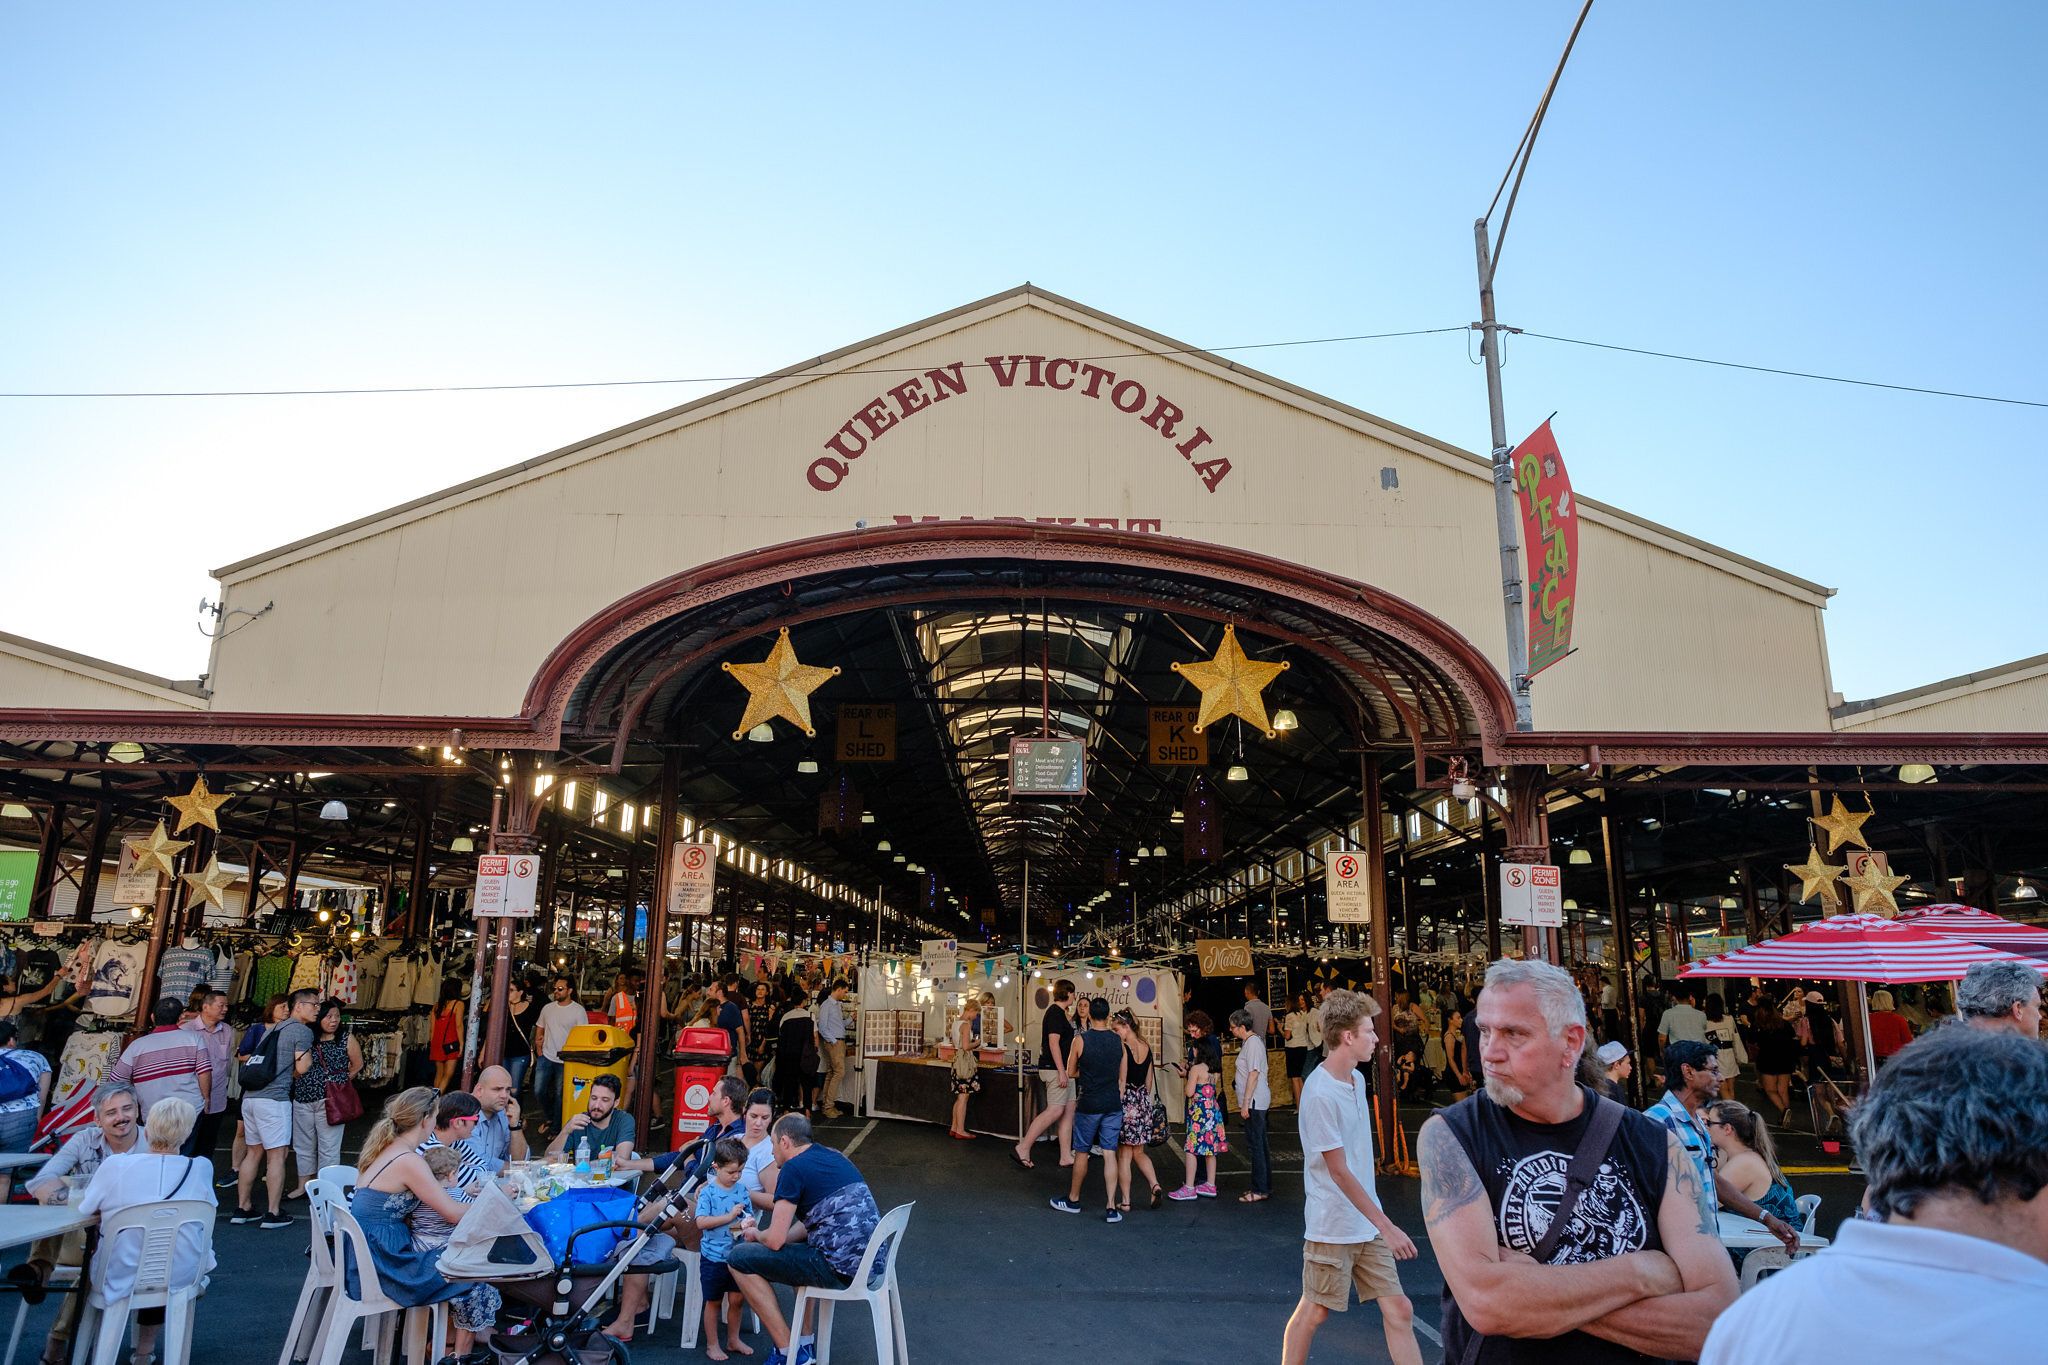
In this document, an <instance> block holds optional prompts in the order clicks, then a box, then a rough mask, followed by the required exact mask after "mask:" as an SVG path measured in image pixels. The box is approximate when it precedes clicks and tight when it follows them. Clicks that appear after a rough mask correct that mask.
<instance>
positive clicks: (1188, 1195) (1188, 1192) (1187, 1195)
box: [1166, 1185, 1201, 1203]
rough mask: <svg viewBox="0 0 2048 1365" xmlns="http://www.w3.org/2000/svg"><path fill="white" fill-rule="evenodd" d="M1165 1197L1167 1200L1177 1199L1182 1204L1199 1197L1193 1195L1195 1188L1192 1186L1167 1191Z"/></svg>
mask: <svg viewBox="0 0 2048 1365" xmlns="http://www.w3.org/2000/svg"><path fill="white" fill-rule="evenodd" d="M1166 1197H1167V1198H1168V1199H1178V1200H1180V1201H1181V1202H1182V1203H1186V1202H1187V1201H1188V1200H1190V1199H1198V1198H1200V1197H1201V1196H1199V1195H1198V1194H1196V1193H1195V1187H1194V1186H1193V1185H1183V1186H1181V1187H1180V1188H1179V1189H1177V1190H1171V1191H1169V1192H1168V1193H1167V1196H1166Z"/></svg>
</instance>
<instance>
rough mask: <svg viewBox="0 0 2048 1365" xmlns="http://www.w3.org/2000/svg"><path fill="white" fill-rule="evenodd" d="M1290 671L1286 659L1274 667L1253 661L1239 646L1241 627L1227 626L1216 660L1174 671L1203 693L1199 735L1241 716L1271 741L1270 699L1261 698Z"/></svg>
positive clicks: (1196, 727)
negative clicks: (1268, 709) (1226, 719)
mask: <svg viewBox="0 0 2048 1365" xmlns="http://www.w3.org/2000/svg"><path fill="white" fill-rule="evenodd" d="M1287 667H1288V665H1287V661H1286V660H1284V659H1283V660H1281V661H1280V662H1279V663H1272V664H1268V663H1259V662H1257V661H1255V660H1253V659H1252V658H1251V657H1250V656H1249V655H1247V654H1246V653H1245V652H1244V649H1243V648H1242V647H1241V646H1240V645H1239V644H1238V643H1237V627H1236V626H1225V627H1224V628H1223V643H1222V644H1220V645H1218V646H1217V647H1216V657H1215V658H1213V659H1206V660H1203V661H1202V662H1200V663H1192V664H1182V663H1177V664H1175V665H1174V666H1173V671H1174V672H1176V673H1178V674H1180V675H1181V676H1182V677H1183V678H1186V679H1187V680H1188V681H1189V682H1191V683H1193V684H1194V685H1195V686H1196V687H1198V688H1200V689H1201V692H1202V709H1201V713H1200V714H1199V715H1197V716H1196V717H1195V724H1194V731H1195V733H1196V734H1198V735H1199V734H1201V733H1202V731H1204V730H1206V729H1208V728H1209V727H1210V726H1211V725H1213V724H1215V723H1216V722H1217V721H1219V720H1221V719H1223V717H1225V716H1237V717H1240V718H1242V719H1243V720H1245V721H1248V722H1250V723H1251V724H1252V725H1255V726H1257V727H1258V729H1259V731H1260V732H1261V733H1263V734H1264V735H1265V736H1266V738H1267V739H1271V738H1272V737H1273V735H1274V730H1273V723H1272V722H1271V721H1270V720H1268V719H1267V718H1266V699H1265V697H1264V696H1263V695H1261V694H1262V693H1264V692H1265V690H1266V687H1267V685H1268V684H1270V683H1271V682H1272V681H1273V679H1275V678H1277V677H1279V676H1280V675H1281V674H1282V673H1284V672H1286V671H1287Z"/></svg>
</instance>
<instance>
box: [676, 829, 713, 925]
mask: <svg viewBox="0 0 2048 1365" xmlns="http://www.w3.org/2000/svg"><path fill="white" fill-rule="evenodd" d="M669 852H670V859H669V878H668V912H669V914H670V915H671V916H675V915H694V916H698V917H700V918H701V917H703V916H706V915H709V914H710V913H711V893H712V892H713V891H715V890H716V889H717V887H718V854H717V851H716V850H715V849H713V848H712V847H711V845H709V844H686V843H683V842H682V841H681V840H677V841H676V844H675V846H674V847H673V848H672V849H670V851H669Z"/></svg>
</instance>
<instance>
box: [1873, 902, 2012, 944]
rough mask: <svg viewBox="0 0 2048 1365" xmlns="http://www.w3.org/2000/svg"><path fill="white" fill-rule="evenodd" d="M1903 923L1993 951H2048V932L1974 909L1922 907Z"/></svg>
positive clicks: (1903, 917) (1903, 915)
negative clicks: (2034, 949) (2041, 949)
mask: <svg viewBox="0 0 2048 1365" xmlns="http://www.w3.org/2000/svg"><path fill="white" fill-rule="evenodd" d="M1899 923H1901V924H1910V925H1912V926H1913V927H1914V928H1915V929H1925V930H1926V931H1927V932H1928V933H1930V934H1943V935H1946V936H1947V937H1949V938H1966V939H1968V940H1970V942H1972V943H1982V944H1986V945H1988V946H1990V947H1993V948H2011V949H2015V950H2018V951H2025V950H2027V949H2031V948H2043V947H2048V929H2043V928H2042V927H2041V926H2039V925H2038V924H2021V923H2020V922H2019V921H2018V920H2010V919H2007V918H2006V917H2005V916H2003V915H1994V914H1992V913H1991V912H1990V911H1989V910H1979V909H1978V908H1977V907H1976V906H1974V905H1920V906H1915V907H1914V908H1913V909H1911V910H1901V911H1900V912H1899Z"/></svg>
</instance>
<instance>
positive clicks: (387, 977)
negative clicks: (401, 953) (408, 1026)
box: [377, 957, 419, 1010]
mask: <svg viewBox="0 0 2048 1365" xmlns="http://www.w3.org/2000/svg"><path fill="white" fill-rule="evenodd" d="M418 980H419V964H418V963H417V962H415V961H413V960H412V959H411V958H409V957H394V958H392V959H391V961H390V962H389V963H388V964H387V965H386V966H385V968H384V986H383V988H382V989H381V990H379V991H378V992H377V1008H378V1009H380V1010H402V1009H408V1008H410V1007H411V1005H412V988H413V984H414V983H415V982H416V981H418Z"/></svg>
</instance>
